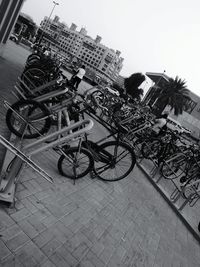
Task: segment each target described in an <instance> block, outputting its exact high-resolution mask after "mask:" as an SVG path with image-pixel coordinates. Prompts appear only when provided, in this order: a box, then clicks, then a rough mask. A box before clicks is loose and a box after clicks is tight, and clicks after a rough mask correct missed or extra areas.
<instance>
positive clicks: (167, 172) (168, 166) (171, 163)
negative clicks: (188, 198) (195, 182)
mask: <svg viewBox="0 0 200 267" xmlns="http://www.w3.org/2000/svg"><path fill="white" fill-rule="evenodd" d="M186 166H187V157H186V156H185V155H183V154H177V155H176V154H175V155H173V156H172V157H170V158H168V159H167V160H165V161H163V164H162V167H161V170H160V172H161V174H162V176H163V177H164V178H165V179H170V180H171V179H176V178H178V177H180V176H181V175H182V174H184V173H185V170H186Z"/></svg>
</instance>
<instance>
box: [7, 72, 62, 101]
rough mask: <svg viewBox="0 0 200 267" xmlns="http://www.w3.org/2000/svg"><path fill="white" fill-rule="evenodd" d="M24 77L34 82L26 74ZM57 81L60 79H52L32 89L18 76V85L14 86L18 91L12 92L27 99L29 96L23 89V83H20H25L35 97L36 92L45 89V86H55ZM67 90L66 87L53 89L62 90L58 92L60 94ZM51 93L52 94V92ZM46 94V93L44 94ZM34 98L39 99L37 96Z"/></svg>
mask: <svg viewBox="0 0 200 267" xmlns="http://www.w3.org/2000/svg"><path fill="white" fill-rule="evenodd" d="M24 77H25V78H26V79H27V80H29V82H30V83H32V82H31V80H30V79H29V78H28V77H27V76H26V75H24ZM56 83H58V79H54V80H52V81H50V82H47V83H45V84H43V85H40V86H38V87H35V88H34V89H32V90H30V88H29V87H28V86H27V84H26V83H24V81H23V80H22V79H21V78H20V77H18V79H17V83H16V85H15V86H14V88H15V90H16V92H17V93H16V92H14V91H12V93H13V95H14V96H15V97H16V98H17V99H20V97H19V95H20V96H21V97H22V98H23V99H27V97H26V96H25V95H24V90H23V88H22V87H21V85H20V84H23V86H24V87H25V88H26V90H27V91H28V92H29V93H30V95H32V96H33V97H34V94H35V93H38V92H40V91H41V90H43V89H45V88H48V87H51V86H54V85H56ZM32 85H33V86H34V84H32ZM65 90H66V89H64V90H55V91H53V92H55V93H56V92H60V94H58V95H61V94H63V93H65ZM49 94H52V92H50V93H49ZM58 95H55V96H58ZM43 96H44V95H43ZM45 96H46V94H45ZM51 97H54V96H51ZM33 99H34V100H37V99H35V98H33Z"/></svg>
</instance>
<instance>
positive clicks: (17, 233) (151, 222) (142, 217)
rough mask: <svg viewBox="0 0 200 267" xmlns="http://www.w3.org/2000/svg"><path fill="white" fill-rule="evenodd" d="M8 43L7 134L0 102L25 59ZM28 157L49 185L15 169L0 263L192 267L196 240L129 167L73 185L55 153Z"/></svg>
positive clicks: (1, 81)
mask: <svg viewBox="0 0 200 267" xmlns="http://www.w3.org/2000/svg"><path fill="white" fill-rule="evenodd" d="M9 49H10V50H9V55H12V54H13V55H14V54H15V53H14V52H13V49H14V50H16V49H17V50H19V54H18V55H17V57H15V60H14V62H12V61H11V59H12V56H8V57H7V58H6V59H4V60H3V59H0V68H1V72H0V73H1V74H0V75H1V76H2V77H1V78H0V85H1V87H0V88H1V89H0V90H1V94H0V97H1V106H0V108H1V109H2V110H1V113H0V117H1V122H2V123H4V124H1V125H3V126H2V129H1V133H0V134H4V133H7V130H5V129H7V128H6V125H5V118H4V115H5V110H4V109H3V107H2V101H3V99H6V100H7V101H13V97H12V96H11V94H10V90H12V87H13V84H14V83H15V81H16V78H17V76H18V75H19V74H20V72H21V70H22V69H23V64H22V62H23V60H24V61H25V58H26V55H25V56H23V58H22V56H19V55H20V53H22V52H23V53H28V52H27V51H26V50H24V51H23V50H21V49H23V48H21V47H17V48H16V47H14V44H10V46H9ZM16 58H18V60H19V59H20V63H17V59H16ZM2 88H6V90H3V89H2ZM95 130H96V128H94V131H95ZM34 161H35V162H37V163H38V164H40V166H41V167H42V168H44V169H45V170H46V171H47V172H48V173H49V174H50V175H51V176H53V177H54V180H55V184H53V185H52V184H50V183H48V182H47V181H45V180H44V179H42V178H41V177H40V176H38V175H37V174H36V173H35V172H33V171H32V170H31V169H30V168H25V169H24V170H23V172H22V175H21V176H20V177H21V178H20V181H19V183H18V186H17V193H16V198H17V201H16V206H15V208H12V209H11V208H8V207H6V206H5V205H4V204H1V206H0V248H1V249H0V266H7V267H11V266H28V267H30V266H38V267H39V266H40V267H48V266H49V267H52V266H58V267H62V266H63V267H68V266H73V267H95V266H96V267H101V266H102V267H103V266H107V267H116V266H121V267H125V266H138V267H139V266H141V267H142V266H146V267H164V266H166V267H179V266H181V267H186V266H187V267H198V266H199V262H200V247H199V244H198V243H197V241H196V240H195V239H194V238H193V236H192V235H191V234H190V232H189V231H188V230H187V228H186V227H185V225H184V224H183V223H182V222H181V221H180V219H179V218H178V217H177V215H176V214H175V213H174V212H173V210H172V209H171V208H170V206H169V205H168V204H167V203H166V202H165V200H164V199H163V198H162V197H161V195H160V194H158V192H157V190H156V189H155V188H154V187H153V186H152V185H151V183H150V182H149V181H148V179H147V178H146V176H145V175H144V174H143V172H141V171H140V170H139V169H138V168H137V166H135V168H134V171H133V172H132V173H131V174H130V175H129V177H127V178H126V179H124V180H122V181H119V182H115V183H104V182H102V181H100V180H97V179H94V180H92V179H91V178H90V177H89V176H86V177H84V178H82V179H80V180H78V181H77V182H76V184H75V185H73V183H72V181H70V180H69V179H67V178H64V177H62V176H60V175H59V174H58V171H57V155H56V154H55V152H53V151H48V152H45V153H41V154H40V155H39V156H37V157H35V158H34Z"/></svg>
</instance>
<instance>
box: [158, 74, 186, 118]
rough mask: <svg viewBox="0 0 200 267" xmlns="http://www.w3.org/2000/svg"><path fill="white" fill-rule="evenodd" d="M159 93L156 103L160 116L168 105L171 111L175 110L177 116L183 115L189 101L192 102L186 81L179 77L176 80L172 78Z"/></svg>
mask: <svg viewBox="0 0 200 267" xmlns="http://www.w3.org/2000/svg"><path fill="white" fill-rule="evenodd" d="M159 92H160V94H159V95H158V98H157V100H156V103H155V106H156V107H157V111H156V113H157V115H160V114H161V113H162V112H163V110H164V109H165V107H166V106H167V105H169V106H170V107H171V110H172V109H174V114H175V115H179V114H182V113H183V110H184V108H185V107H186V106H187V102H188V100H190V96H189V90H188V89H187V86H186V81H185V80H181V79H180V78H179V77H178V76H176V78H175V79H173V78H170V79H169V82H168V83H166V84H165V85H164V86H163V87H162V88H161V89H160V91H159Z"/></svg>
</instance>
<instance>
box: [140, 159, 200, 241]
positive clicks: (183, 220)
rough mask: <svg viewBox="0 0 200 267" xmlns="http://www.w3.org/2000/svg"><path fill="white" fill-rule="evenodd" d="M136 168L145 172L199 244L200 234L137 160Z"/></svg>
mask: <svg viewBox="0 0 200 267" xmlns="http://www.w3.org/2000/svg"><path fill="white" fill-rule="evenodd" d="M136 164H137V166H138V168H139V169H140V170H141V171H142V172H143V173H144V174H145V176H146V177H147V178H148V180H149V181H150V183H151V184H152V185H153V187H154V188H155V189H156V190H157V191H158V192H159V193H160V195H161V196H162V197H163V198H164V200H165V201H166V202H167V204H168V205H169V206H170V207H171V209H172V210H173V211H174V212H175V214H176V215H177V216H178V217H179V219H180V220H181V221H182V222H183V224H184V225H185V226H186V228H187V229H188V230H189V231H190V233H191V234H192V235H193V237H194V238H195V239H196V240H197V242H198V243H199V244H200V235H199V234H198V233H197V232H196V231H195V230H194V228H193V227H192V226H191V225H190V224H189V223H188V221H187V220H186V219H185V218H184V216H183V215H182V214H181V213H180V212H179V210H178V209H177V208H176V207H175V205H173V203H172V202H171V201H170V199H169V198H168V197H167V196H166V195H165V193H164V192H163V191H162V190H161V188H160V187H159V186H158V185H157V184H156V183H155V182H154V181H153V179H152V178H151V176H150V175H149V173H148V172H147V170H146V169H145V168H144V167H143V166H142V165H141V164H139V163H138V162H137V163H136Z"/></svg>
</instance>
